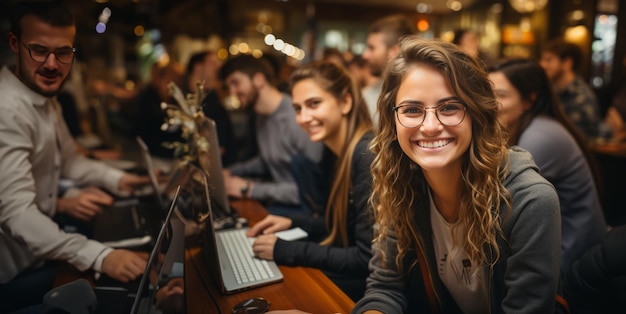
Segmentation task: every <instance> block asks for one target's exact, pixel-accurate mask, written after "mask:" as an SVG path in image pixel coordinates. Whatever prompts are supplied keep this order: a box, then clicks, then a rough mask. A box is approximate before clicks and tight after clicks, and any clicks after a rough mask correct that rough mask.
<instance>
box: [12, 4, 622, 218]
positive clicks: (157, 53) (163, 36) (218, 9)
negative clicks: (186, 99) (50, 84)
mask: <svg viewBox="0 0 626 314" xmlns="http://www.w3.org/2000/svg"><path fill="white" fill-rule="evenodd" d="M12 1H18V0H12ZM12 1H6V0H2V1H0V3H1V4H0V12H1V13H0V29H1V31H2V33H3V34H6V32H7V31H8V30H9V27H10V16H11V10H10V4H11V3H12ZM41 1H45V0H41ZM67 1H68V2H69V3H71V5H72V6H73V7H74V8H75V12H76V18H77V26H78V27H77V30H78V34H77V38H76V48H77V54H76V61H75V63H74V71H73V74H72V76H71V77H70V79H69V80H68V82H67V84H66V85H68V86H70V87H72V88H74V89H75V91H77V92H78V93H79V95H80V97H77V99H76V103H77V108H78V114H79V116H80V117H85V116H86V117H88V118H87V119H83V120H81V123H83V126H82V127H83V131H85V130H86V129H88V130H89V131H87V132H86V133H87V134H83V142H84V143H85V144H86V145H88V143H89V139H90V138H93V139H97V140H94V141H96V142H95V143H92V145H99V146H102V147H109V148H114V149H115V148H118V149H119V134H123V133H124V125H123V124H122V123H118V122H117V121H116V115H115V114H112V113H115V112H116V110H123V108H120V106H121V105H120V104H121V103H123V102H122V101H121V100H123V99H125V98H131V96H132V95H134V91H136V90H137V89H139V88H140V87H141V86H142V85H144V84H146V83H147V81H148V80H149V76H150V68H151V66H152V65H153V64H154V63H155V62H160V63H168V62H172V61H175V62H177V63H179V64H181V65H183V66H184V65H185V64H186V63H187V61H188V60H189V57H190V56H191V55H192V54H193V53H195V52H197V51H200V50H205V49H211V50H214V51H217V52H218V56H219V58H220V59H223V60H224V59H226V58H228V57H229V56H230V55H236V54H241V53H246V54H253V55H255V56H259V57H260V56H266V57H270V59H271V60H273V61H275V63H276V66H277V69H281V70H282V69H287V70H288V69H290V68H294V67H297V66H299V65H301V64H303V63H306V62H308V61H310V60H315V59H319V58H321V56H322V53H323V51H324V50H325V49H326V48H336V49H337V50H339V51H340V52H341V53H342V54H344V56H345V57H346V58H347V59H350V58H353V57H355V56H358V55H360V54H361V53H362V52H363V51H364V49H365V45H366V44H365V42H366V37H367V32H368V26H369V25H370V24H371V23H372V22H373V21H375V20H376V19H378V18H380V17H383V16H386V15H390V14H395V13H401V14H404V15H406V16H408V17H409V18H410V19H412V22H414V23H415V24H414V25H415V27H416V29H417V30H418V33H419V35H421V36H423V37H425V38H442V39H444V40H448V41H451V40H452V36H453V31H454V30H456V29H459V28H466V29H471V30H474V31H476V32H477V33H478V34H479V40H480V48H481V50H483V51H485V52H487V53H489V54H490V55H491V56H494V57H510V56H520V55H521V56H529V57H533V58H535V59H538V58H539V57H540V53H541V51H542V48H543V46H544V44H545V43H546V42H547V41H548V40H549V39H552V38H555V37H564V38H565V39H567V40H568V41H572V42H575V43H577V44H579V45H580V46H581V47H582V48H583V52H584V62H583V64H582V69H581V73H580V74H582V76H583V77H584V78H585V79H586V80H587V81H588V83H589V84H590V85H591V86H592V87H593V88H594V89H595V91H596V92H597V96H598V98H599V102H600V105H601V109H602V110H603V111H605V110H606V109H607V108H608V106H609V104H610V101H611V98H612V97H613V95H614V94H615V92H616V91H617V90H618V88H619V87H620V85H621V84H622V82H623V81H624V76H625V75H626V72H625V71H624V69H625V68H626V64H625V63H624V61H626V58H624V56H625V54H626V42H625V41H623V40H618V39H619V38H622V39H623V38H626V2H625V1H619V0H67ZM1 47H2V48H1V49H0V63H1V64H2V65H5V64H11V63H12V62H13V56H12V53H11V51H10V50H9V49H8V44H7V38H6V36H5V35H3V36H2V43H1ZM279 73H283V72H279ZM288 73H289V72H288V71H285V72H284V75H288ZM283 78H284V77H283ZM225 94H226V93H224V97H225V100H224V103H225V106H226V107H227V109H228V110H229V112H230V113H231V114H232V116H233V122H234V123H235V125H236V126H237V125H239V124H238V123H239V122H238V121H239V120H238V114H239V112H240V111H241V110H240V108H239V107H238V104H237V101H236V99H235V98H234V97H228V95H225ZM603 115H604V112H603ZM238 130H239V128H237V129H236V130H235V131H236V133H237V132H239V131H238ZM90 134H93V136H92V137H89V135H90ZM84 137H87V139H85V138H84ZM624 158H626V154H625V156H622V157H621V159H617V161H613V160H609V161H606V160H601V162H603V163H604V164H603V166H605V167H607V168H608V167H613V164H611V162H614V163H616V164H617V167H616V168H611V170H610V171H607V172H608V173H609V174H610V175H611V176H614V177H615V178H617V177H618V176H622V178H623V175H626V171H625V170H624V168H625V167H626V166H624ZM607 165H609V166H607ZM610 180H613V179H610ZM610 180H609V181H610ZM615 180H616V181H617V180H619V182H622V184H621V185H619V186H620V187H621V188H618V187H615V186H612V185H614V184H613V183H611V182H609V184H608V185H609V189H617V190H619V189H623V186H624V184H623V179H615ZM609 192H610V193H609V195H614V197H615V198H616V200H617V201H616V202H617V203H615V202H614V205H615V206H617V205H618V204H621V205H619V206H622V205H623V204H624V203H626V202H625V201H624V200H621V199H622V198H623V196H620V192H619V191H615V193H614V192H612V191H609ZM622 192H623V191H622ZM613 201H615V200H613ZM624 208H626V205H624ZM622 211H623V208H622ZM622 216H623V215H622Z"/></svg>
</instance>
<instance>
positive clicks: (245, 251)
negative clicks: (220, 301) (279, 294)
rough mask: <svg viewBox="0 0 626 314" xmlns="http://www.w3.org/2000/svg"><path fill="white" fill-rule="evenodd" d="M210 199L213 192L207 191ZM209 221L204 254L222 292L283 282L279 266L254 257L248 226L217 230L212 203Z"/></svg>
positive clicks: (203, 248)
mask: <svg viewBox="0 0 626 314" xmlns="http://www.w3.org/2000/svg"><path fill="white" fill-rule="evenodd" d="M206 197H210V196H209V190H208V188H207V189H206ZM207 204H208V206H209V216H208V221H207V222H206V223H205V224H204V226H205V228H204V241H203V247H202V252H203V254H204V256H205V258H206V259H207V263H208V265H209V267H210V268H209V269H210V272H211V274H212V275H213V277H214V279H216V281H217V284H218V286H219V289H220V290H221V292H222V293H226V294H230V293H235V292H238V291H243V290H247V289H251V288H256V287H260V286H265V285H269V284H272V283H276V282H280V281H282V280H283V274H282V273H281V271H280V269H279V268H278V265H276V263H275V262H274V261H266V260H262V259H258V258H256V257H254V253H253V252H252V242H253V241H254V239H253V238H247V237H246V235H245V234H246V232H247V231H248V229H249V228H248V227H243V226H241V227H228V228H222V229H220V230H216V229H215V223H214V220H213V212H214V211H213V208H212V205H211V202H210V201H207Z"/></svg>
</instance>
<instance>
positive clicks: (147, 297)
mask: <svg viewBox="0 0 626 314" xmlns="http://www.w3.org/2000/svg"><path fill="white" fill-rule="evenodd" d="M179 192H180V188H179V189H178V190H177V192H176V194H175V196H174V199H173V201H172V205H171V207H170V210H169V212H168V214H167V218H166V219H165V222H164V224H163V226H162V227H161V231H160V232H159V235H158V237H157V240H156V243H155V246H154V248H153V249H152V252H151V253H150V257H149V258H148V264H147V267H146V269H145V271H144V274H143V276H142V277H141V282H140V283H139V288H138V289H137V294H136V296H135V298H134V302H133V306H132V308H131V311H130V313H133V314H135V313H185V312H186V306H185V303H186V298H185V225H184V223H183V220H182V219H181V217H180V212H179V211H178V204H179V200H180V199H179V195H180V193H179Z"/></svg>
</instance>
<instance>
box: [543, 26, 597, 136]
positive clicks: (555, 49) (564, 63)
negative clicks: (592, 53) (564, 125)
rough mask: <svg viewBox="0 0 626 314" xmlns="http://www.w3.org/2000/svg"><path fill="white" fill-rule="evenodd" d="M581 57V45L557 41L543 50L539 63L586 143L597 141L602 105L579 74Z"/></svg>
mask: <svg viewBox="0 0 626 314" xmlns="http://www.w3.org/2000/svg"><path fill="white" fill-rule="evenodd" d="M582 57H583V56H582V50H581V48H580V47H579V46H578V45H576V44H574V43H570V42H567V41H565V40H563V39H559V38H557V39H553V40H551V41H550V42H548V43H547V44H546V46H545V47H544V49H543V51H542V53H541V61H540V64H541V67H543V69H544V70H545V71H546V74H547V75H548V78H549V79H550V81H551V82H552V87H553V88H554V90H555V92H556V94H557V96H558V97H559V103H560V104H561V106H563V110H564V111H565V114H566V115H567V117H568V118H569V119H570V121H572V123H573V124H574V125H575V126H576V128H577V129H578V130H579V132H582V134H583V135H584V136H585V140H586V141H594V140H595V139H596V137H598V135H599V133H598V127H599V126H600V122H601V118H600V106H599V105H598V100H597V97H596V94H595V92H594V91H593V89H592V88H591V86H589V84H587V83H586V82H585V80H584V79H583V78H582V77H581V76H580V75H579V74H578V73H577V71H578V70H579V67H580V63H581V62H582Z"/></svg>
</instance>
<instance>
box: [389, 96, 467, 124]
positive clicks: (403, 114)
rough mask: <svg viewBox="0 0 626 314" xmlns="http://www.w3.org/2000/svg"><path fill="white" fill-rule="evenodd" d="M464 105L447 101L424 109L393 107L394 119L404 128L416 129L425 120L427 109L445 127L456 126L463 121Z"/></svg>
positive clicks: (408, 106) (419, 107) (410, 106)
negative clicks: (433, 113)
mask: <svg viewBox="0 0 626 314" xmlns="http://www.w3.org/2000/svg"><path fill="white" fill-rule="evenodd" d="M465 108H466V107H465V104H463V103H462V102H459V101H448V102H445V103H442V104H440V105H437V106H435V107H424V106H421V105H415V104H406V105H400V106H395V107H393V111H395V112H396V117H397V118H398V121H399V122H400V124H402V126H404V127H405V128H416V127H418V126H420V125H422V123H424V120H425V119H426V113H427V112H428V111H429V109H434V110H433V111H434V112H435V116H436V117H437V120H439V122H441V124H443V125H445V126H456V125H459V124H461V122H463V119H465Z"/></svg>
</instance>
